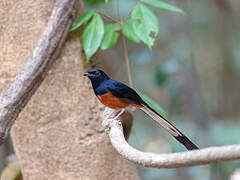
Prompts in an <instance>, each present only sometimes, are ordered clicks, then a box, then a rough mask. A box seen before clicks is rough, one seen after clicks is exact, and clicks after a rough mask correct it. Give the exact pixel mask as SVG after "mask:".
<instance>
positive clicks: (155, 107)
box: [136, 91, 168, 120]
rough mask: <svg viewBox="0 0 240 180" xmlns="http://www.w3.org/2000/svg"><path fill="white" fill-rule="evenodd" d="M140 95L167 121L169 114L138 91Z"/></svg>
mask: <svg viewBox="0 0 240 180" xmlns="http://www.w3.org/2000/svg"><path fill="white" fill-rule="evenodd" d="M136 92H137V93H138V95H139V96H140V97H141V98H142V99H143V101H144V102H145V103H147V104H148V105H149V106H150V107H151V108H153V109H154V110H155V111H156V112H157V113H159V114H160V115H161V116H162V117H164V118H165V119H166V120H167V119H168V115H167V113H166V112H165V111H164V110H163V109H162V108H161V107H160V106H159V105H158V104H157V103H156V102H154V101H153V100H152V99H150V98H149V97H147V96H145V95H144V94H142V93H140V92H138V91H136Z"/></svg>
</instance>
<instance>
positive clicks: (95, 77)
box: [83, 69, 109, 87]
mask: <svg viewBox="0 0 240 180" xmlns="http://www.w3.org/2000/svg"><path fill="white" fill-rule="evenodd" d="M83 75H84V76H88V77H89V79H90V80H91V82H92V85H93V87H97V86H98V85H99V84H100V83H101V82H103V81H104V80H107V79H109V77H108V76H107V75H106V74H105V72H103V71H102V70H100V69H92V70H90V71H88V72H86V73H84V74H83Z"/></svg>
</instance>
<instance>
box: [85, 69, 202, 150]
mask: <svg viewBox="0 0 240 180" xmlns="http://www.w3.org/2000/svg"><path fill="white" fill-rule="evenodd" d="M83 76H87V77H88V78H89V79H90V81H91V84H92V87H93V91H94V93H95V95H96V96H97V98H98V99H99V101H100V102H101V103H102V104H104V105H105V106H107V107H109V108H111V109H114V110H115V111H114V113H116V112H117V111H120V112H119V113H118V115H117V117H118V116H120V115H121V114H122V113H123V112H124V110H125V108H127V107H128V106H133V107H136V108H138V109H140V110H142V111H143V112H145V113H146V114H147V115H148V116H150V117H151V118H152V119H154V120H155V121H156V122H158V123H159V124H160V125H161V126H162V127H163V128H164V129H166V130H167V131H168V132H169V133H170V134H171V135H172V136H173V137H174V138H175V139H176V140H177V141H179V142H180V143H181V144H183V145H184V146H185V147H186V148H187V149H188V150H197V149H199V148H198V147H197V146H196V145H195V144H194V143H193V142H192V141H191V140H189V139H188V138H187V137H186V136H185V135H184V134H183V133H182V132H181V131H180V130H178V129H177V128H176V127H174V126H173V125H172V124H171V123H170V122H169V121H168V120H167V119H166V118H164V117H163V116H162V115H161V114H159V113H157V112H156V111H155V110H154V109H153V108H151V107H150V106H149V105H148V104H147V103H146V102H144V100H143V99H142V98H141V97H140V96H139V95H138V93H137V92H136V91H135V90H134V89H132V88H130V87H129V86H127V85H125V84H123V83H122V82H119V81H116V80H113V79H111V78H110V77H109V76H108V75H107V74H106V73H105V72H104V71H102V70H100V69H92V70H90V71H88V72H86V73H84V74H83ZM111 114H112V113H111ZM115 118H116V117H115Z"/></svg>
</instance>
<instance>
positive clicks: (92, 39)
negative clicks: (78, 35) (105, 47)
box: [82, 13, 104, 61]
mask: <svg viewBox="0 0 240 180" xmlns="http://www.w3.org/2000/svg"><path fill="white" fill-rule="evenodd" d="M103 35H104V23H103V20H102V18H101V16H100V15H99V14H98V13H94V15H93V18H92V19H91V21H90V22H89V23H88V24H87V25H86V27H85V28H84V30H83V35H82V44H83V50H84V52H85V55H86V58H87V61H89V59H90V57H91V56H92V55H93V54H94V53H95V52H96V51H97V50H98V48H99V46H100V44H101V42H102V39H103Z"/></svg>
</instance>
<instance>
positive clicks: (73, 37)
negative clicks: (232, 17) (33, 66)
mask: <svg viewBox="0 0 240 180" xmlns="http://www.w3.org/2000/svg"><path fill="white" fill-rule="evenodd" d="M54 3H55V1H54V0H50V1H44V0H38V1H35V0H12V1H8V0H3V1H1V2H0V7H1V8H0V17H1V19H0V34H1V36H0V38H1V39H0V47H1V48H0V64H1V66H0V77H1V78H0V90H3V88H4V87H5V86H6V84H7V83H8V82H9V81H10V80H11V79H12V78H13V77H14V76H15V74H16V73H17V72H18V71H19V70H20V69H21V67H22V66H23V65H24V64H25V63H26V60H27V59H28V57H29V56H30V54H31V53H32V51H33V49H34V46H35V45H36V44H37V41H38V39H39V37H40V35H41V33H42V31H43V30H44V28H45V26H46V24H47V21H48V20H49V16H50V14H51V10H52V7H53V4H54ZM80 4H81V3H80ZM81 10H83V7H81ZM92 66H93V65H89V64H85V63H84V56H83V54H82V48H81V43H80V38H79V32H78V33H76V32H75V33H71V34H70V35H69V36H68V38H67V41H66V43H65V45H64V48H63V50H62V52H61V55H60V57H59V58H58V59H57V61H56V62H55V63H54V64H53V67H52V68H51V70H50V71H49V73H48V75H47V76H46V78H45V80H44V81H43V83H42V85H41V87H40V88H39V89H38V90H37V92H36V93H35V95H34V96H33V97H32V98H31V100H30V101H29V103H28V104H27V106H26V107H25V109H24V110H23V112H22V113H21V114H20V116H19V118H18V119H17V120H16V122H15V124H14V126H13V128H12V131H11V135H12V139H13V143H14V148H15V151H16V153H17V156H18V158H19V161H20V165H21V168H22V172H23V177H24V180H31V179H33V180H35V179H38V180H45V179H54V180H55V179H56V180H58V179H59V180H60V179H64V180H68V179H69V180H72V179H91V180H94V179H97V180H101V179H111V180H114V179H133V180H137V179H138V175H137V172H136V168H135V166H134V165H133V164H132V163H130V162H128V161H127V160H124V159H123V158H122V157H121V156H120V155H119V154H118V153H117V152H116V151H115V150H114V149H113V148H112V146H111V144H110V143H109V140H108V138H107V136H106V135H105V133H104V130H103V128H102V127H101V121H100V120H101V113H102V111H103V107H102V105H100V104H99V102H98V101H97V100H96V98H95V97H94V94H93V92H92V90H91V86H90V83H89V80H88V79H87V78H83V77H82V76H81V74H82V73H83V72H85V71H86V70H87V69H89V68H91V67H92Z"/></svg>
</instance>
